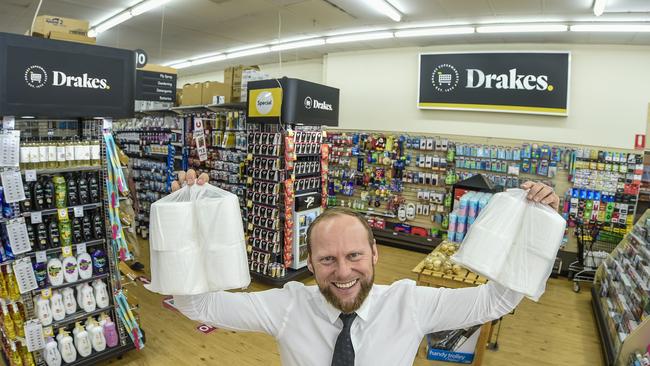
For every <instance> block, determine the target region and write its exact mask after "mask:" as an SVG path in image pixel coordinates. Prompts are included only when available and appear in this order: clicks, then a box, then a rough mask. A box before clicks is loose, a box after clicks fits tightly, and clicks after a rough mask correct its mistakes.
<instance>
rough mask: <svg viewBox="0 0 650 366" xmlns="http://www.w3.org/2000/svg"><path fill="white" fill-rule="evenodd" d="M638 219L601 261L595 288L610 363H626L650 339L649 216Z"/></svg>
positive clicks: (596, 311)
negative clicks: (649, 308)
mask: <svg viewBox="0 0 650 366" xmlns="http://www.w3.org/2000/svg"><path fill="white" fill-rule="evenodd" d="M649 218H650V210H648V211H646V212H645V213H644V214H643V215H642V216H641V218H640V219H639V220H638V221H637V222H636V224H635V225H634V227H633V229H632V231H631V232H629V233H628V234H626V235H625V237H624V238H623V240H622V241H621V242H620V243H619V244H618V246H617V247H616V249H615V250H614V251H613V252H612V253H611V254H610V255H609V257H608V258H607V259H606V260H605V261H604V262H603V264H601V265H600V267H599V268H598V270H597V272H596V278H595V279H594V285H593V287H592V289H591V294H592V307H593V310H594V316H595V317H596V324H597V325H598V331H599V333H600V339H601V344H602V347H603V353H604V355H605V360H606V364H607V365H608V366H622V365H626V362H627V361H628V360H627V357H628V356H629V355H630V354H631V353H633V352H635V351H638V350H645V349H646V346H647V345H648V339H650V320H648V318H647V317H646V315H645V314H647V310H646V309H647V307H646V305H645V304H648V290H649V288H648V285H647V283H648V279H650V271H649V270H648V269H647V266H646V264H647V263H648V261H650V236H648V229H649V227H648V225H647V224H646V220H648V219H649Z"/></svg>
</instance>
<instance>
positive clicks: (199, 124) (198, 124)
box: [194, 118, 203, 136]
mask: <svg viewBox="0 0 650 366" xmlns="http://www.w3.org/2000/svg"><path fill="white" fill-rule="evenodd" d="M196 135H201V136H203V119H202V118H194V136H196Z"/></svg>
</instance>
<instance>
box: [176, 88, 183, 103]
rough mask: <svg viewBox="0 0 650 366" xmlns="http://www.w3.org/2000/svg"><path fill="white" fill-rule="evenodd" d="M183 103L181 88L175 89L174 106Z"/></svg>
mask: <svg viewBox="0 0 650 366" xmlns="http://www.w3.org/2000/svg"><path fill="white" fill-rule="evenodd" d="M179 105H183V89H176V104H175V106H176V107H177V106H179Z"/></svg>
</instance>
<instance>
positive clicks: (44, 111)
mask: <svg viewBox="0 0 650 366" xmlns="http://www.w3.org/2000/svg"><path fill="white" fill-rule="evenodd" d="M0 55H2V57H0V115H4V116H24V115H30V116H41V117H53V118H70V117H94V116H99V117H113V118H120V117H130V116H133V92H134V89H135V88H134V86H135V84H134V79H135V53H134V52H133V51H129V50H122V49H116V48H109V47H100V46H91V45H85V44H81V43H73V42H64V41H55V40H50V39H42V38H36V37H25V36H18V35H14V34H7V33H0Z"/></svg>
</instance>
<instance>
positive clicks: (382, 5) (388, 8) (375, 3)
mask: <svg viewBox="0 0 650 366" xmlns="http://www.w3.org/2000/svg"><path fill="white" fill-rule="evenodd" d="M366 3H368V5H370V6H372V7H373V9H375V10H376V11H378V12H380V13H382V14H384V15H385V16H387V17H389V18H391V19H392V20H394V21H396V22H399V21H400V20H402V13H400V12H399V10H397V9H395V7H394V6H393V5H391V4H390V3H389V2H388V1H386V0H366Z"/></svg>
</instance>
